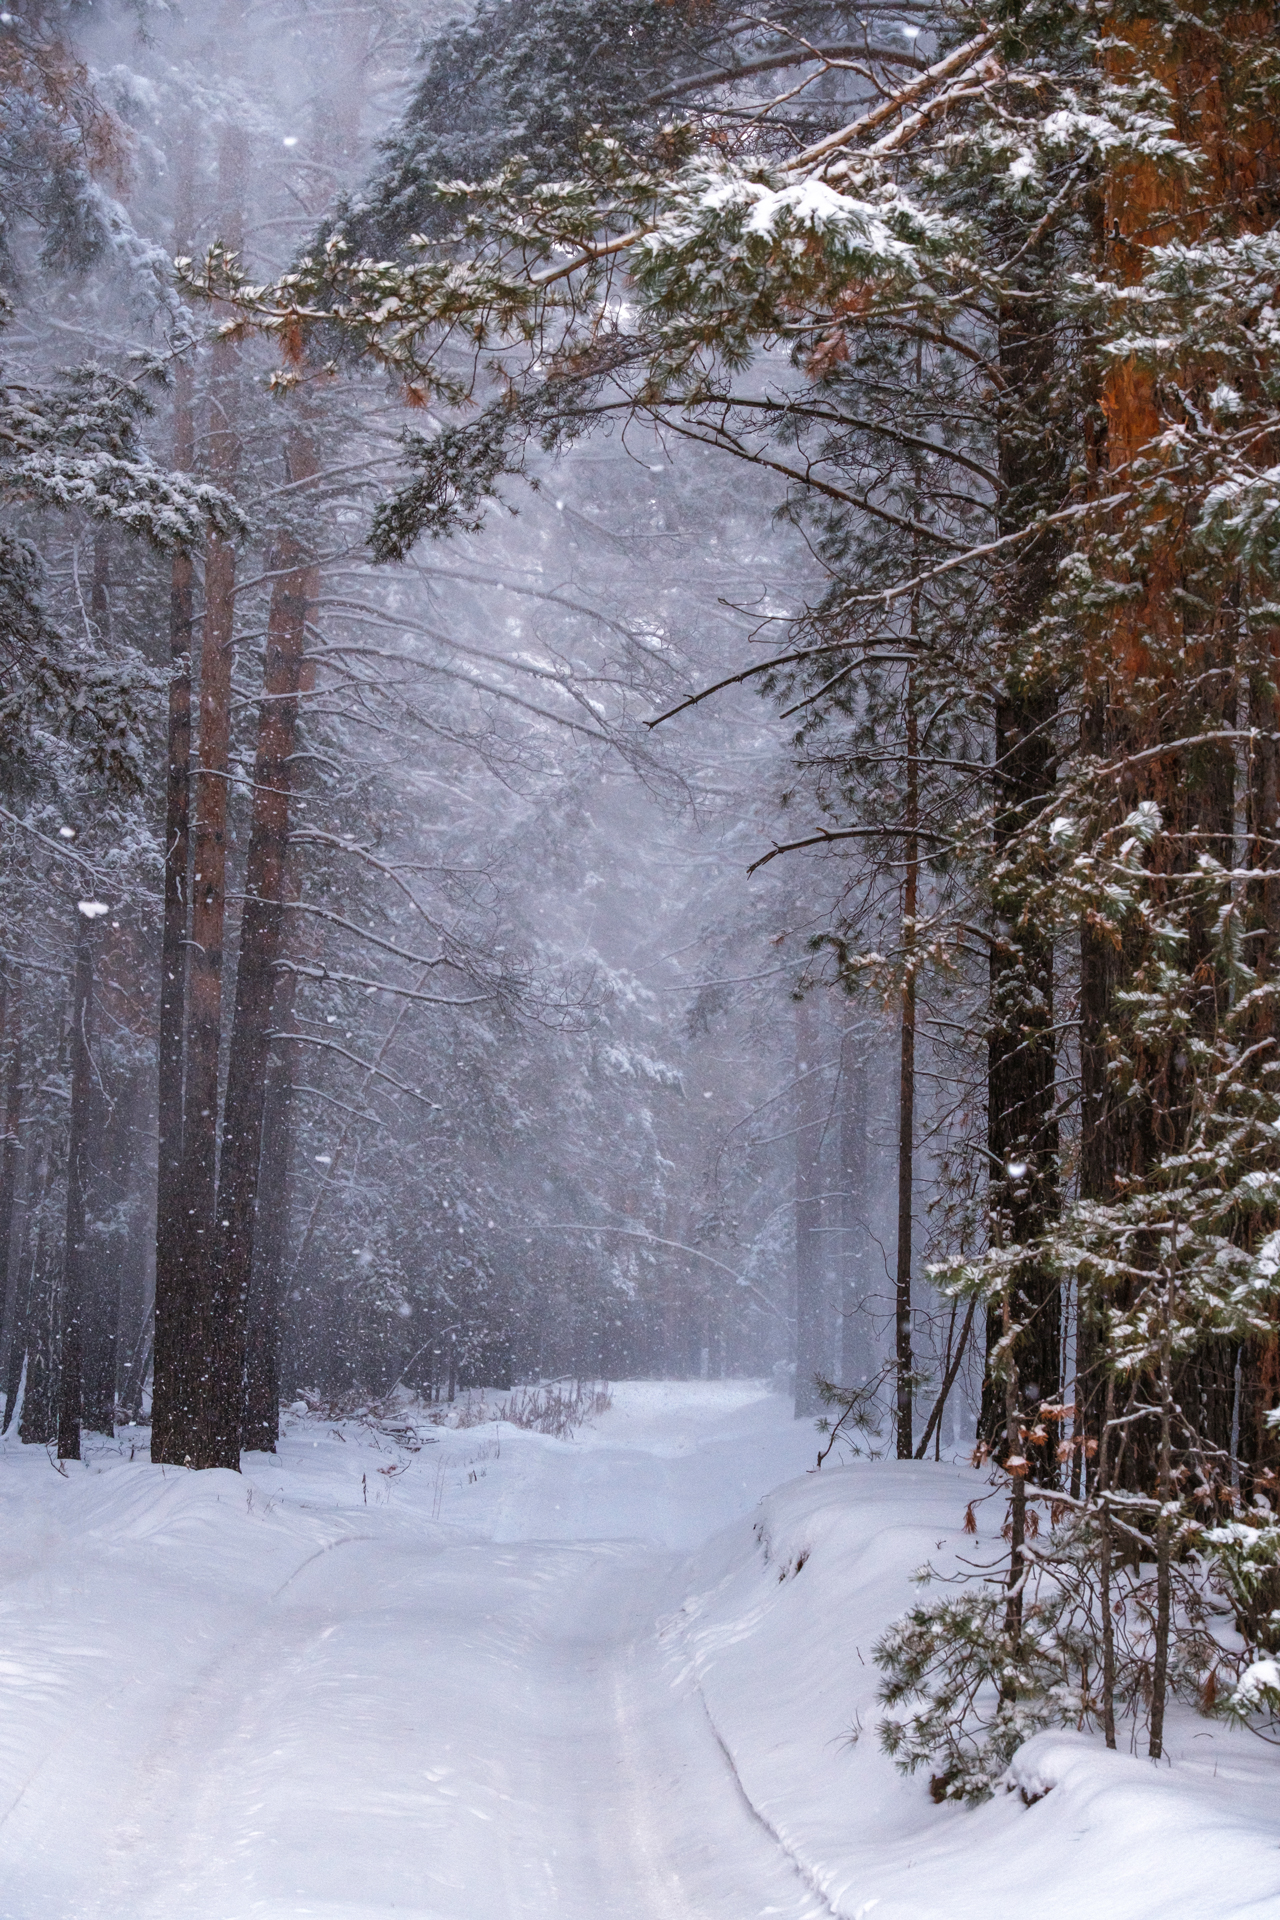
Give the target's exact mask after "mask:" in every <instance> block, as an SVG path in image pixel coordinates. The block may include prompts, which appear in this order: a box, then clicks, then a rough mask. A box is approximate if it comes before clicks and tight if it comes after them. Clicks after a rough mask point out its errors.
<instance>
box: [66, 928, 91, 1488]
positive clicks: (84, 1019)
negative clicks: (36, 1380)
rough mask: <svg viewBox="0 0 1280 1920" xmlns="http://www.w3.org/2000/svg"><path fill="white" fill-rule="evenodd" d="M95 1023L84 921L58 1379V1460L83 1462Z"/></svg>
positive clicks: (74, 1014)
mask: <svg viewBox="0 0 1280 1920" xmlns="http://www.w3.org/2000/svg"><path fill="white" fill-rule="evenodd" d="M92 1018H93V936H92V932H91V923H90V921H89V920H88V919H87V918H84V917H83V916H82V920H81V926H80V932H79V938H78V939H77V941H76V971H75V986H74V991H73V997H72V1007H71V1126H70V1133H69V1137H68V1142H67V1227H66V1245H65V1249H64V1255H63V1268H62V1298H61V1303H60V1304H61V1313H60V1319H61V1323H62V1325H61V1334H62V1338H61V1353H60V1366H59V1375H58V1458H59V1460H78V1459H79V1458H80V1414H81V1403H82V1399H83V1365H84V1331H85V1314H86V1308H87V1304H88V1301H87V1287H86V1279H87V1274H86V1266H87V1259H86V1248H85V1188H86V1186H87V1184H88V1175H89V1165H88V1153H89V1130H90V1124H91V1117H92V1106H93V1060H92V1056H91V1055H90V1052H89V1023H90V1021H91V1020H92Z"/></svg>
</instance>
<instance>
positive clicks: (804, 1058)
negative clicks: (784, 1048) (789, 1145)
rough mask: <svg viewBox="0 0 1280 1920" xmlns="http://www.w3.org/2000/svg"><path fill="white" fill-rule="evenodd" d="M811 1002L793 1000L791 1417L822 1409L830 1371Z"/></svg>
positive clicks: (799, 1417) (814, 1028)
mask: <svg viewBox="0 0 1280 1920" xmlns="http://www.w3.org/2000/svg"><path fill="white" fill-rule="evenodd" d="M817 1052H818V1033H817V1020H816V1017H815V1013H814V1007H813V1003H812V1001H810V1000H798V1001H797V1002H796V1118H797V1123H798V1124H797V1126H796V1188H795V1211H796V1387H795V1417H796V1419H797V1420H804V1419H812V1418H813V1417H814V1415H815V1414H817V1413H819V1412H820V1411H821V1408H822V1400H821V1398H820V1396H819V1393H818V1387H817V1381H818V1378H819V1376H822V1377H825V1376H826V1375H827V1373H828V1371H829V1370H830V1365H831V1361H830V1357H829V1355H828V1353H827V1340H826V1318H827V1316H826V1298H825V1293H826V1289H825V1286H824V1279H825V1275H824V1272H823V1259H822V1235H821V1227H822V1198H821V1195H822V1174H821V1166H822V1119H823V1115H822V1106H821V1102H820V1099H819V1081H818V1072H817V1069H818V1061H817Z"/></svg>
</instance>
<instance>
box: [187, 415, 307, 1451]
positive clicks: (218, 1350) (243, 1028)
mask: <svg viewBox="0 0 1280 1920" xmlns="http://www.w3.org/2000/svg"><path fill="white" fill-rule="evenodd" d="M286 464H287V468H288V476H289V479H290V481H292V482H293V483H295V484H296V483H297V482H299V481H304V480H306V479H308V478H310V477H312V476H314V474H315V473H316V472H317V471H318V467H319V462H318V459H317V457H316V451H315V448H314V446H313V445H312V443H311V441H310V439H309V438H308V437H307V436H306V435H305V434H304V433H302V432H300V431H295V432H294V433H292V434H291V435H290V437H289V443H288V449H287V456H286ZM273 570H275V571H277V574H278V577H277V579H276V582H275V585H274V587H273V589H272V594H271V610H270V614H269V617H268V623H267V652H266V662H265V669H264V680H263V697H262V706H261V710H260V713H259V718H258V749H257V756H256V759H255V763H254V776H253V777H254V788H253V821H252V826H251V828H250V834H249V852H248V860H247V865H246V877H245V907H244V916H243V919H242V921H241V925H240V956H239V963H238V967H237V972H236V1004H235V1015H234V1018H233V1021H232V1027H231V1050H230V1058H229V1062H228V1067H227V1098H226V1111H225V1115H224V1119H223V1131H222V1155H221V1163H220V1168H219V1178H218V1205H217V1229H218V1236H219V1237H218V1241H217V1244H218V1248H219V1255H220V1257H219V1261H218V1269H217V1276H216V1282H215V1286H214V1290H213V1293H212V1299H211V1308H212V1314H213V1329H214V1336H215V1346H214V1349H213V1352H214V1355H215V1356H216V1358H215V1359H214V1361H213V1366H212V1377H213V1381H214V1391H215V1394H216V1396H217V1398H218V1401H219V1422H220V1424H219V1429H218V1434H217V1439H218V1442H219V1444H220V1445H221V1446H222V1448H223V1451H224V1453H225V1455H226V1457H225V1458H224V1459H223V1461H222V1464H223V1465H226V1466H232V1465H234V1464H235V1461H234V1460H233V1459H232V1458H231V1457H230V1456H231V1453H232V1452H234V1453H235V1454H236V1456H237V1458H238V1455H239V1446H240V1432H241V1427H242V1424H243V1420H244V1414H245V1402H244V1391H245V1389H244V1372H245V1329H246V1320H247V1313H248V1304H249V1294H250V1285H251V1281H252V1276H253V1248H254V1231H255V1225H256V1220H257V1207H258V1181H259V1166H260V1162H261V1156H262V1123H263V1112H264V1104H265V1095H266V1083H267V1059H268V1054H269V1052H270V1048H271V1025H272V1019H271V1014H272V998H273V993H274V990H275V985H276V975H277V966H278V963H279V960H280V956H281V947H282V931H283V919H284V913H283V906H282V902H283V899H284V888H285V884H286V871H287V864H288V840H289V797H290V791H291V787H292V771H291V770H292V761H293V753H294V746H295V741H296V736H297V723H298V694H299V690H300V687H301V683H302V674H303V656H304V654H305V651H306V622H307V607H308V604H309V603H310V602H311V601H312V600H314V598H315V594H316V569H315V566H314V562H313V561H312V559H311V557H310V555H309V553H308V551H307V548H306V546H305V545H304V543H303V542H302V540H301V539H300V538H299V537H298V535H297V533H296V532H295V531H294V530H293V529H292V528H289V529H287V530H285V531H284V532H282V533H281V534H280V536H279V537H278V539H277V540H276V542H275V546H274V550H273ZM273 1424H274V1423H273Z"/></svg>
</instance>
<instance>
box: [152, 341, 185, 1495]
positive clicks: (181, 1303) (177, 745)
mask: <svg viewBox="0 0 1280 1920" xmlns="http://www.w3.org/2000/svg"><path fill="white" fill-rule="evenodd" d="M174 380H175V398H174V416H175V432H174V440H175V446H174V464H175V466H177V467H179V468H181V469H182V470H183V471H186V470H188V469H189V468H190V466H191V465H192V462H193V458H194V441H193V422H192V375H191V369H190V367H189V366H188V365H187V363H186V362H185V361H181V360H180V361H179V362H178V366H177V369H176V371H175V375H174ZM194 588H195V567H194V564H193V562H192V559H191V555H190V554H189V553H180V554H178V555H177V556H176V557H175V559H174V562H173V569H172V575H171V581H170V591H169V651H170V661H171V665H170V679H169V738H168V755H167V761H168V775H167V785H166V805H165V830H164V927H163V933H162V935H161V946H160V1019H159V1035H158V1043H157V1044H158V1055H159V1059H158V1097H157V1119H158V1131H159V1149H158V1157H157V1166H156V1304H155V1382H154V1394H153V1401H152V1428H151V1447H152V1458H153V1459H156V1460H180V1459H181V1458H182V1457H183V1455H184V1454H185V1453H186V1451H187V1446H186V1439H185V1431H184V1410H185V1409H186V1408H187V1407H188V1406H189V1404H190V1399H191V1393H192V1386H191V1382H190V1378H189V1373H190V1368H191V1361H192V1358H193V1354H194V1344H195V1328H194V1325H193V1323H192V1305H193V1303H192V1300H191V1275H190V1274H189V1272H188V1267H187V1245H188V1239H189V1235H188V1231H187V1229H188V1225H189V1220H188V1215H187V1210H186V1205H185V1202H184V1195H183V1185H182V1080H183V1053H184V1039H185V1022H186V978H187V903H188V897H189V879H190V856H191V643H192V631H193V623H194Z"/></svg>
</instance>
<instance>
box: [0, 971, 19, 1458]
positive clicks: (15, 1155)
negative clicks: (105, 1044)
mask: <svg viewBox="0 0 1280 1920" xmlns="http://www.w3.org/2000/svg"><path fill="white" fill-rule="evenodd" d="M0 994H3V1005H4V1019H3V1025H4V1035H5V1041H6V1045H7V1051H8V1062H7V1066H6V1071H5V1099H4V1139H3V1141H2V1142H0V1303H3V1323H2V1324H3V1328H4V1332H5V1334H6V1336H7V1344H6V1347H5V1358H6V1366H5V1386H6V1391H7V1393H8V1394H9V1397H8V1398H6V1401H5V1426H6V1427H7V1426H8V1424H9V1412H10V1409H11V1407H12V1405H13V1401H12V1393H13V1392H16V1384H15V1387H14V1388H13V1389H9V1386H8V1382H9V1379H10V1377H11V1376H12V1373H13V1351H14V1348H15V1346H16V1347H18V1348H19V1350H20V1349H21V1345H22V1342H21V1339H20V1337H19V1324H18V1322H19V1315H18V1308H19V1304H20V1298H19V1297H20V1294H21V1291H22V1289H21V1286H20V1284H19V1276H20V1273H21V1268H22V1261H21V1259H17V1260H13V1259H11V1257H10V1256H11V1252H12V1248H11V1241H12V1239H13V1214H14V1206H15V1203H16V1200H17V1193H18V1164H19V1159H20V1155H21V1138H20V1128H21V1125H22V1095H23V1091H24V1089H23V1084H22V1067H23V1046H22V976H21V974H16V975H11V974H10V973H9V972H8V970H7V969H6V970H5V972H4V973H3V974H2V975H0ZM21 1370H22V1359H21V1351H19V1359H18V1371H19V1374H21Z"/></svg>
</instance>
